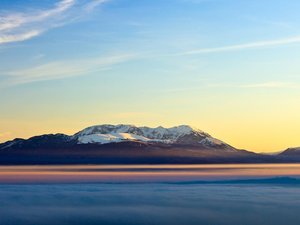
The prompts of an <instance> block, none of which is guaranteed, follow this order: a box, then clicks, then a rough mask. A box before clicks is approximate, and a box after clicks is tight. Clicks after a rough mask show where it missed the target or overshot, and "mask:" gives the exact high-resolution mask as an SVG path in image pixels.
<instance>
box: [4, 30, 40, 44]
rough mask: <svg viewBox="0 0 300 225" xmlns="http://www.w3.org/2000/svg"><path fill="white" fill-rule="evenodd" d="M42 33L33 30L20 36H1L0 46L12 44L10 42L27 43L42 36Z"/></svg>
mask: <svg viewBox="0 0 300 225" xmlns="http://www.w3.org/2000/svg"><path fill="white" fill-rule="evenodd" d="M41 33H42V31H39V30H32V31H28V32H25V33H20V34H9V35H1V36H0V44H5V43H10V42H18V41H26V40H28V39H31V38H33V37H36V36H38V35H40V34H41Z"/></svg>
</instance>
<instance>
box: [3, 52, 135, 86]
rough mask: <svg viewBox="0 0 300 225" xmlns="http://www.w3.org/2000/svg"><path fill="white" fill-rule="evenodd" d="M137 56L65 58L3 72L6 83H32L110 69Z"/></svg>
mask: <svg viewBox="0 0 300 225" xmlns="http://www.w3.org/2000/svg"><path fill="white" fill-rule="evenodd" d="M134 58H136V55H134V54H120V55H111V56H105V57H98V58H93V59H84V60H65V61H56V62H49V63H45V64H40V65H36V66H33V67H31V68H25V69H20V70H15V71H7V72H5V71H4V72H1V74H4V75H5V78H6V85H5V86H12V85H17V84H24V83H32V82H37V81H46V80H58V79H63V78H68V77H74V76H82V75H87V74H89V73H93V72H98V71H102V70H108V69H110V68H111V66H113V65H116V64H119V63H123V62H126V61H130V60H133V59H134Z"/></svg>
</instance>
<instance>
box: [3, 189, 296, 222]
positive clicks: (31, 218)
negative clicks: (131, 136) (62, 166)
mask: <svg viewBox="0 0 300 225" xmlns="http://www.w3.org/2000/svg"><path fill="white" fill-rule="evenodd" d="M0 202H1V206H0V218H1V219H0V224H1V225H32V224H35V225H38V224H43V225H48V224H49V225H68V224H70V225H83V224H84V225H94V224H95V225H96V224H116V225H117V224H178V225H182V224H195V225H196V224H202V225H206V224H207V225H210V224H214V225H218V224H220V225H231V224H243V225H248V224H249V225H253V224H262V225H281V224H282V225H283V224H299V223H300V215H299V211H300V189H299V187H293V186H290V185H285V186H281V185H257V184H255V185H253V184H249V185H239V184H235V185H232V184H219V185H218V184H159V183H151V184H82V185H81V184H64V185H48V184H47V185H1V187H0Z"/></svg>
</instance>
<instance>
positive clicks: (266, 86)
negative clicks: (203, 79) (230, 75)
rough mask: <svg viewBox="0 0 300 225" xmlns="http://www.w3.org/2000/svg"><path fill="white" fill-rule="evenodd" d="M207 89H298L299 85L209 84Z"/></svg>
mask: <svg viewBox="0 0 300 225" xmlns="http://www.w3.org/2000/svg"><path fill="white" fill-rule="evenodd" d="M209 87H227V88H299V87H300V86H299V84H297V83H293V82H279V81H270V82H263V83H252V84H211V85H209Z"/></svg>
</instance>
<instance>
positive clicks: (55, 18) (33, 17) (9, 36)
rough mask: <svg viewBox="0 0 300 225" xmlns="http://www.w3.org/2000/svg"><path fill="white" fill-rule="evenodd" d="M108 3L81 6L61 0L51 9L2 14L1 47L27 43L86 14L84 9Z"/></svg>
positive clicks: (0, 17) (98, 2)
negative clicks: (26, 41)
mask: <svg viewBox="0 0 300 225" xmlns="http://www.w3.org/2000/svg"><path fill="white" fill-rule="evenodd" d="M107 1H108V0H101V1H99V0H94V1H89V2H87V3H84V4H79V3H77V1H76V0H61V1H59V2H57V3H56V4H55V5H54V7H52V8H50V9H44V10H30V11H29V12H27V13H22V12H9V13H2V14H0V45H1V44H6V43H12V42H20V41H25V40H28V39H31V38H33V37H36V36H38V35H41V34H42V33H44V32H45V31H47V30H49V29H52V28H55V27H58V26H62V25H65V24H66V23H68V22H70V21H72V20H73V19H74V17H78V16H80V15H81V14H84V10H83V8H85V7H88V8H89V9H90V10H93V9H94V8H95V7H97V6H98V5H100V4H102V3H105V2H107Z"/></svg>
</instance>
